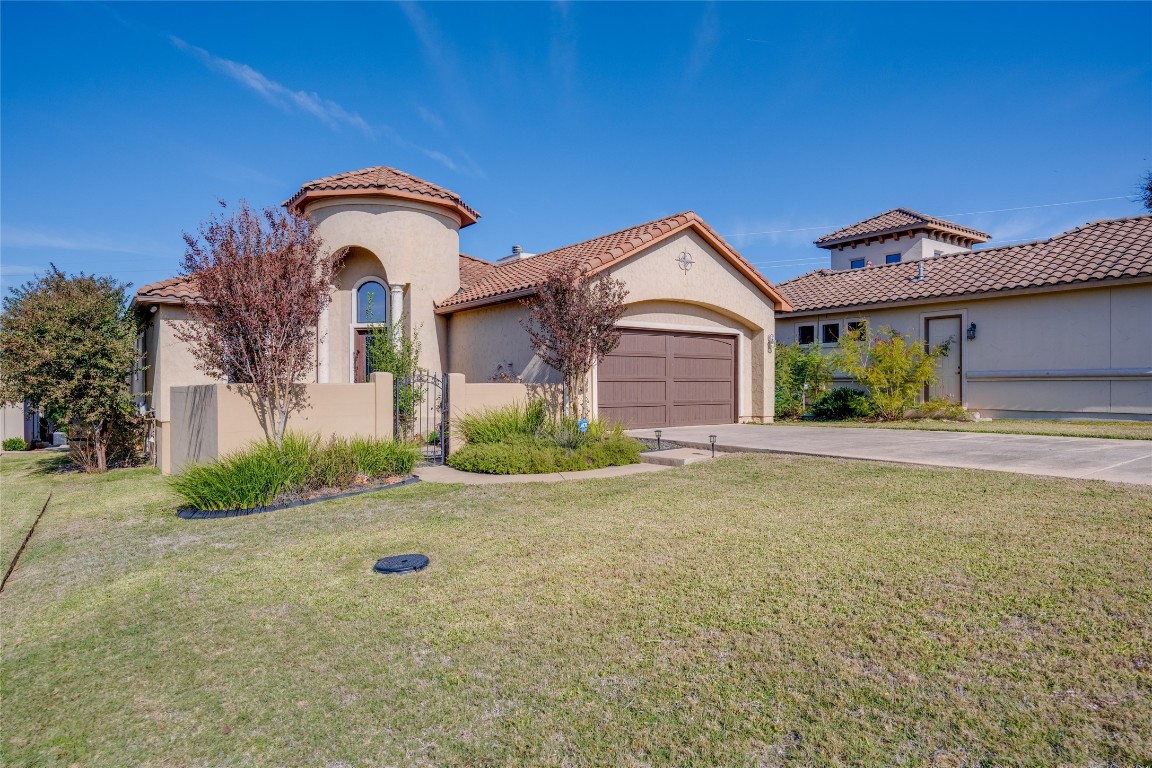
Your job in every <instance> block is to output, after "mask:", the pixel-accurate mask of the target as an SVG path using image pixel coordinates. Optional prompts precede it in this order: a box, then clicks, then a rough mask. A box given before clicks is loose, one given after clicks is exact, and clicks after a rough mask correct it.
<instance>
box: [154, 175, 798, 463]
mask: <svg viewBox="0 0 1152 768" xmlns="http://www.w3.org/2000/svg"><path fill="white" fill-rule="evenodd" d="M285 205H286V206H288V207H289V208H291V209H293V210H297V211H303V212H305V213H307V214H308V215H309V216H310V217H311V218H312V219H313V220H314V221H315V222H316V226H317V231H318V233H319V235H320V237H321V238H322V239H323V241H324V244H325V247H326V248H329V249H331V250H333V251H336V250H339V249H343V248H348V249H349V251H348V256H347V258H346V259H345V260H344V265H343V267H342V269H341V270H340V272H339V273H338V274H337V276H336V278H335V280H334V284H333V286H332V302H331V305H330V306H329V308H328V310H327V311H326V313H325V315H324V317H323V318H322V319H321V322H320V329H319V330H320V333H319V334H318V342H317V347H316V361H317V362H316V372H315V377H314V380H315V382H317V383H321V384H324V383H332V384H340V383H345V384H346V383H354V382H360V381H364V380H365V379H366V377H367V375H368V373H369V371H368V367H367V362H366V359H365V354H364V344H365V339H366V337H367V334H368V333H369V332H370V328H369V322H371V321H376V322H381V321H383V322H386V323H389V324H392V325H395V324H398V323H403V324H404V325H405V328H406V329H407V330H410V331H411V332H413V333H414V334H416V335H417V337H418V338H419V339H420V341H421V344H422V348H423V353H422V354H423V357H422V359H421V361H420V362H421V364H422V365H423V366H424V367H425V368H427V369H429V370H431V371H435V372H452V373H462V374H464V375H465V376H466V378H467V379H468V380H471V381H493V380H496V379H497V378H498V377H499V376H501V375H506V376H511V377H512V378H520V379H522V380H523V381H525V382H527V383H529V384H552V383H555V382H557V381H558V377H557V375H556V372H555V371H553V370H551V369H550V368H548V367H547V366H545V365H544V364H542V363H541V361H540V360H539V359H538V358H536V356H535V355H534V353H533V351H532V348H531V345H530V344H529V341H528V336H527V333H526V332H525V331H524V330H523V328H522V327H521V326H520V320H521V319H523V318H524V317H526V314H527V310H526V309H525V307H524V306H523V305H522V303H521V301H522V300H523V299H524V298H527V297H529V296H531V295H533V293H534V291H535V288H536V286H538V285H539V284H540V282H541V281H542V280H543V279H544V277H545V275H546V274H548V272H549V271H550V270H551V269H553V268H554V267H556V266H558V265H560V264H562V263H568V262H575V263H579V264H582V265H584V266H585V268H586V269H588V270H589V271H590V272H591V273H592V274H595V275H611V276H613V277H615V278H618V279H620V280H622V281H624V283H625V285H626V287H627V289H628V292H629V295H628V300H627V308H626V311H625V313H624V317H623V319H622V320H621V322H620V326H621V327H622V328H624V329H625V331H624V336H623V339H622V342H621V344H620V346H619V348H618V349H617V350H616V351H615V352H614V353H613V354H612V355H611V356H610V357H609V358H607V359H606V360H605V361H604V362H603V363H602V364H601V365H600V366H599V368H598V370H597V371H596V372H595V374H594V379H595V386H594V387H592V388H591V390H592V403H591V408H592V410H593V411H594V412H599V414H600V415H602V416H604V417H607V418H610V419H613V420H616V421H619V422H622V423H623V424H625V425H627V426H663V425H681V424H709V423H719V422H734V421H740V420H754V419H771V417H772V409H773V402H774V398H773V357H772V343H773V334H774V316H775V311H777V310H788V309H790V307H789V306H788V304H787V302H786V301H785V300H784V299H783V298H782V297H781V295H780V294H779V292H778V291H777V290H776V288H775V287H774V286H772V285H771V284H770V283H768V281H767V280H765V279H764V278H763V277H762V276H761V275H760V274H759V273H758V272H757V271H756V269H755V268H754V267H753V266H752V265H751V264H749V263H748V262H747V261H746V260H745V259H744V258H743V257H742V256H741V255H740V254H739V253H737V252H736V250H735V249H733V248H732V247H731V246H730V245H729V244H728V243H726V242H724V240H723V239H722V238H721V237H720V236H719V235H717V234H716V233H715V232H714V231H713V230H712V229H711V227H709V226H708V225H707V224H706V223H704V221H703V220H702V219H701V218H700V217H698V216H697V215H695V214H694V213H692V212H690V211H689V212H686V213H681V214H677V215H674V216H668V217H664V218H660V219H657V220H655V221H651V222H648V223H645V224H641V225H638V226H635V227H631V228H629V229H626V230H622V231H620V232H615V233H613V234H610V235H604V236H602V237H596V238H593V239H591V240H587V241H584V242H582V243H578V244H576V245H571V246H567V247H565V248H560V249H556V250H552V251H548V252H546V253H540V254H538V255H532V254H526V253H524V252H523V250H522V249H520V248H518V247H517V248H516V249H515V250H514V253H513V254H512V256H509V257H507V258H505V259H501V260H500V261H499V262H498V263H490V262H487V261H483V260H480V259H477V258H474V257H472V256H467V255H464V254H461V253H460V238H459V233H460V230H461V229H462V228H464V227H467V226H470V225H472V224H475V223H476V222H477V220H478V219H479V217H480V215H479V214H478V213H477V212H476V211H475V210H473V209H472V208H470V207H469V206H468V205H467V204H465V203H464V201H463V200H461V199H460V197H459V196H458V195H456V194H455V193H453V192H450V191H449V190H446V189H444V188H443V187H439V186H437V185H435V184H431V183H429V182H427V181H423V180H421V179H418V178H416V177H414V176H411V175H409V174H406V173H403V172H402V171H398V170H395V169H392V168H384V167H377V168H368V169H364V170H360V171H354V172H351V173H343V174H339V175H336V176H329V177H326V178H323V179H317V180H316V181H312V182H309V183H307V184H305V185H304V186H303V187H301V189H300V191H299V192H297V193H296V194H295V195H293V196H292V197H291V198H290V199H289V200H288V201H287V202H286V203H285ZM195 297H196V286H195V282H194V281H193V280H191V279H189V278H172V279H169V280H164V281H161V282H158V283H154V284H152V285H146V286H144V287H143V288H141V289H140V290H139V291H138V292H137V294H136V298H135V304H136V305H137V306H138V307H140V308H141V311H143V312H147V313H151V316H152V318H153V322H152V323H151V324H150V327H149V329H148V331H147V333H146V334H145V338H144V340H143V344H144V348H145V355H146V358H147V364H148V366H149V367H148V369H147V372H146V374H145V380H144V381H143V382H142V383H141V384H140V388H142V389H143V390H145V391H148V392H151V393H152V394H151V396H150V397H151V401H150V406H151V408H152V410H153V412H154V414H155V417H156V421H157V439H158V442H159V444H160V445H159V452H160V456H161V463H162V465H163V464H164V463H165V461H164V458H163V457H164V455H165V451H166V450H167V437H166V433H167V426H168V423H169V421H170V419H171V398H170V390H171V388H172V387H175V386H184V385H189V384H199V383H208V382H209V381H210V379H208V378H207V377H206V376H205V375H204V374H202V373H200V372H199V371H197V370H196V364H195V360H194V359H193V358H192V356H191V354H190V352H189V350H188V349H187V347H186V346H185V345H184V344H182V343H180V342H179V341H178V340H177V339H176V338H175V335H174V332H173V329H174V327H175V326H176V324H178V323H181V322H187V316H186V314H185V312H184V309H183V306H182V302H183V301H184V300H186V299H192V298H195Z"/></svg>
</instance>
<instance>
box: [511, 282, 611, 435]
mask: <svg viewBox="0 0 1152 768" xmlns="http://www.w3.org/2000/svg"><path fill="white" fill-rule="evenodd" d="M627 297H628V291H627V289H625V287H624V283H623V282H622V281H620V280H616V279H615V278H612V277H608V276H603V277H595V276H592V275H589V274H587V273H586V272H585V271H584V270H583V269H581V267H580V265H579V264H562V265H560V266H559V267H557V268H556V269H554V270H553V271H552V272H551V273H549V275H548V276H547V277H546V278H545V280H544V282H543V284H541V285H540V286H539V287H538V288H537V290H536V295H535V296H534V297H533V298H531V299H526V300H525V301H524V304H525V306H527V307H528V317H527V318H526V319H524V320H521V325H522V326H523V327H524V330H526V331H527V332H528V336H529V338H530V339H531V340H532V348H533V349H534V350H535V351H536V355H537V356H538V357H539V358H540V359H541V360H543V361H544V362H545V363H547V364H548V365H550V366H552V367H553V368H555V369H556V370H557V371H559V373H560V378H561V380H562V381H563V383H564V402H565V404H566V406H567V410H568V412H569V414H570V415H571V416H573V417H575V416H577V415H579V409H580V403H581V402H586V398H584V397H582V395H583V394H584V388H585V386H586V384H587V382H588V377H589V375H590V374H591V373H592V368H593V367H594V366H595V365H596V364H597V363H599V362H600V361H601V360H603V359H604V356H605V355H607V354H608V353H609V352H611V351H612V350H613V349H615V348H616V345H617V344H619V343H620V330H619V329H618V328H617V327H616V323H617V321H619V320H620V316H621V315H623V314H624V300H625V299H626V298H627Z"/></svg>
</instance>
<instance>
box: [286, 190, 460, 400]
mask: <svg viewBox="0 0 1152 768" xmlns="http://www.w3.org/2000/svg"><path fill="white" fill-rule="evenodd" d="M307 210H308V214H309V215H310V216H311V217H312V218H313V220H314V221H315V223H316V231H317V232H318V233H319V235H320V237H321V238H322V239H323V241H324V245H325V247H326V248H330V249H331V250H333V251H337V250H339V249H341V248H346V247H354V248H356V249H357V250H356V251H354V252H353V253H352V254H351V257H350V259H349V261H348V264H347V265H346V267H345V269H344V271H343V272H342V273H341V274H339V275H337V279H336V286H335V290H334V292H333V296H332V304H331V306H330V307H329V309H328V324H327V330H328V333H327V335H326V337H325V338H323V339H322V340H321V341H320V343H319V344H318V350H317V351H318V354H317V367H318V370H317V381H319V382H333V383H349V382H351V381H352V380H353V378H352V338H353V337H352V333H353V332H352V321H353V313H354V298H355V296H354V293H355V286H356V283H357V282H358V281H359V280H360V279H361V278H364V277H379V278H382V279H383V281H384V282H385V284H386V285H385V287H387V285H388V284H391V285H401V286H403V287H404V293H403V296H404V299H403V309H404V311H405V312H406V313H407V315H408V322H409V328H411V329H419V330H418V335H417V337H418V338H419V340H420V342H421V347H422V352H421V358H420V365H421V366H422V367H424V368H427V369H429V370H432V371H444V370H447V369H448V365H447V364H448V360H447V355H446V354H445V353H446V351H447V348H448V344H447V340H446V338H445V337H446V336H447V327H448V321H447V319H446V318H443V317H439V316H437V315H436V314H435V302H436V301H439V300H440V299H443V298H444V297H445V296H451V295H452V294H453V293H455V292H456V291H457V290H458V289H459V288H460V270H459V258H460V255H459V254H460V221H459V220H458V219H457V218H456V217H455V216H453V215H452V214H451V213H450V212H448V211H446V210H445V209H444V208H440V207H438V206H433V205H424V204H422V203H418V202H414V201H403V200H393V199H387V198H380V199H366V198H364V197H347V198H345V197H333V198H326V199H323V200H320V201H318V202H314V203H310V204H309V205H308V208H307ZM373 259H374V260H375V262H373ZM385 264H386V265H387V266H388V268H387V270H385V269H384V266H383V265H385Z"/></svg>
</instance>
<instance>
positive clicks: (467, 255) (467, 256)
mask: <svg viewBox="0 0 1152 768" xmlns="http://www.w3.org/2000/svg"><path fill="white" fill-rule="evenodd" d="M460 258H462V259H470V260H472V261H478V262H480V263H481V264H487V265H488V266H490V267H495V266H496V264H494V263H492V262H491V261H488V260H487V259H482V258H480V257H479V256H473V255H472V254H470V253H461V254H460Z"/></svg>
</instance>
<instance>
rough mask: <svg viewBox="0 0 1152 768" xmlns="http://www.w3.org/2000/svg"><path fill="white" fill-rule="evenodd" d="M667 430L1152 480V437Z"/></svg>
mask: <svg viewBox="0 0 1152 768" xmlns="http://www.w3.org/2000/svg"><path fill="white" fill-rule="evenodd" d="M662 431H663V438H664V439H665V440H672V441H675V442H677V443H680V444H681V445H684V446H688V447H693V448H706V447H708V444H709V443H708V436H709V435H716V449H717V450H719V451H757V452H763V453H791V454H800V455H806V456H833V457H838V458H845V459H870V460H872V461H893V462H899V463H905V464H927V465H929V466H935V467H965V468H968V469H991V470H995V471H997V472H1019V473H1021V474H1026V475H1053V476H1056V477H1074V478H1079V479H1084V480H1112V481H1114V482H1121V483H1136V484H1139V485H1152V440H1103V439H1099V438H1094V437H1044V436H1041V435H999V434H981V433H976V432H929V431H916V430H905V429H854V428H851V427H808V426H791V425H789V426H781V425H775V424H770V425H758V424H719V425H716V426H712V427H668V428H666V429H664V430H662ZM629 434H631V435H635V436H636V437H646V438H652V439H655V435H654V434H653V431H652V430H651V429H635V430H631V431H630V432H629Z"/></svg>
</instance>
